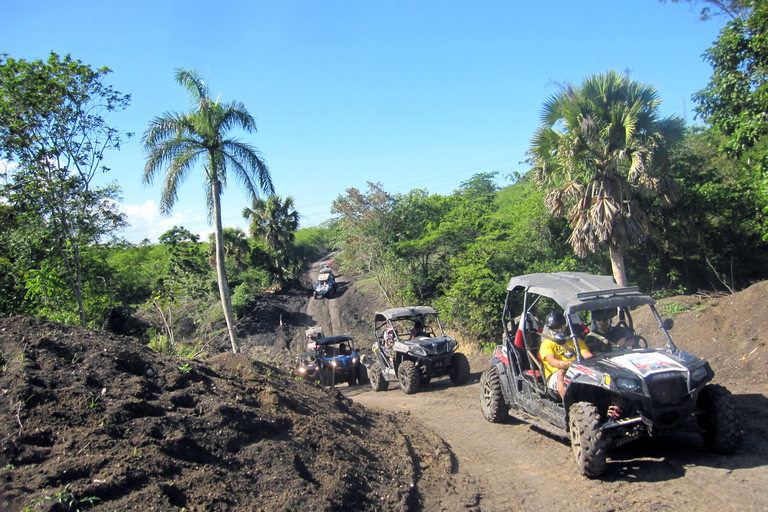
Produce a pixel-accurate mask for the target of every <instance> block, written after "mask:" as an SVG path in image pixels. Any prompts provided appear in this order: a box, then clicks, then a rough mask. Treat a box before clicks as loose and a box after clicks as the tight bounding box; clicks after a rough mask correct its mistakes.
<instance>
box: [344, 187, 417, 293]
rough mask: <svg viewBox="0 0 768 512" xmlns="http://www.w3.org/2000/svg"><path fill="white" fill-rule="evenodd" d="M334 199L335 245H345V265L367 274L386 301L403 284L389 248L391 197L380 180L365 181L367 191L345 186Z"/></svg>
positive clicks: (354, 270)
mask: <svg viewBox="0 0 768 512" xmlns="http://www.w3.org/2000/svg"><path fill="white" fill-rule="evenodd" d="M346 192H347V193H346V195H343V196H342V195H340V196H338V197H337V198H336V199H335V200H334V201H333V206H332V207H331V213H333V214H334V215H336V216H337V220H338V223H337V225H336V226H337V237H336V242H337V244H338V245H340V246H342V247H344V254H343V261H344V266H345V267H347V268H348V269H349V270H351V271H353V272H362V273H370V274H372V275H373V277H374V278H375V279H376V283H377V284H378V286H379V289H380V291H381V292H382V293H383V294H384V297H386V300H387V301H388V302H389V303H394V301H395V297H396V295H397V291H398V290H399V289H400V288H401V286H402V285H403V281H402V272H401V269H400V268H399V267H398V265H397V264H396V262H395V261H394V260H393V258H392V254H391V251H389V250H388V240H387V239H386V236H387V234H388V233H390V229H389V228H390V222H391V216H390V213H391V212H392V207H393V198H392V196H390V195H389V194H388V193H387V192H386V191H385V190H384V188H383V186H382V184H381V183H371V182H368V192H367V193H362V192H360V190H358V189H357V188H348V189H347V190H346Z"/></svg>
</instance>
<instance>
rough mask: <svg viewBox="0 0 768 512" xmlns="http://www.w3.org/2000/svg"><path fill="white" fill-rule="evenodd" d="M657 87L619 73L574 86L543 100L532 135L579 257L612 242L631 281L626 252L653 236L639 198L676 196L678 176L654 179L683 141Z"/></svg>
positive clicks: (618, 275)
mask: <svg viewBox="0 0 768 512" xmlns="http://www.w3.org/2000/svg"><path fill="white" fill-rule="evenodd" d="M659 105H660V100H659V98H658V94H657V92H656V88H655V87H653V86H650V85H647V84H642V83H640V82H637V81H634V80H631V79H629V78H628V77H626V76H622V75H619V74H618V73H616V72H615V71H609V72H608V73H605V74H597V75H593V76H591V77H589V78H587V79H585V80H584V82H583V83H582V84H581V85H580V86H575V85H573V84H567V85H565V86H563V87H562V88H561V90H560V91H559V92H558V93H557V94H555V95H554V96H553V97H551V98H550V99H548V100H547V101H546V103H545V104H544V109H543V112H542V124H541V126H540V127H539V128H538V129H537V130H536V133H535V134H534V136H533V139H532V140H531V148H530V151H529V154H530V155H531V157H532V161H533V165H534V179H535V180H536V181H537V182H538V183H539V184H540V185H542V186H543V187H544V188H545V189H547V190H548V193H547V195H546V205H547V207H548V208H549V209H550V211H551V212H552V213H553V214H554V215H564V214H566V212H567V215H568V217H569V220H570V222H571V226H572V227H573V232H572V234H571V236H570V238H569V239H568V241H569V242H570V243H571V245H572V246H573V248H574V251H575V252H576V254H577V255H579V256H580V257H584V256H586V255H587V254H588V253H590V252H595V251H596V250H597V249H598V248H599V247H601V246H607V247H608V250H609V252H610V257H611V265H612V268H613V276H614V279H616V282H617V283H618V284H620V285H622V286H625V285H626V281H627V278H626V269H625V267H624V254H625V253H626V251H627V250H628V249H629V248H630V247H631V246H633V245H635V244H636V243H638V242H640V241H641V240H643V239H644V238H645V236H646V235H647V234H648V223H647V219H646V216H645V213H644V212H643V211H642V209H641V208H640V204H639V201H638V198H639V197H656V198H658V199H659V200H660V202H661V204H662V205H663V206H671V205H673V204H674V202H675V200H676V185H675V183H674V181H673V180H671V179H668V178H664V177H655V176H654V173H655V172H656V171H659V170H661V169H663V168H664V166H665V164H666V161H667V157H668V149H669V147H670V145H671V144H672V143H674V142H676V141H678V140H680V139H681V138H682V135H683V124H682V122H681V121H680V119H678V118H676V117H668V118H660V116H659Z"/></svg>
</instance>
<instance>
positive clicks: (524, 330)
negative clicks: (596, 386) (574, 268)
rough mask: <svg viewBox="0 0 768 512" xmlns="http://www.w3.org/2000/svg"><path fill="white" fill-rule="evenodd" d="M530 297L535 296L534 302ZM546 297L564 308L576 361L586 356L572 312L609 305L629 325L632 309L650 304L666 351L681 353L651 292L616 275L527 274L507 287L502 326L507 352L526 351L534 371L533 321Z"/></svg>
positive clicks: (538, 365) (520, 371)
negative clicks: (517, 306) (518, 297)
mask: <svg viewBox="0 0 768 512" xmlns="http://www.w3.org/2000/svg"><path fill="white" fill-rule="evenodd" d="M518 288H522V289H523V292H524V294H523V308H522V311H523V313H522V314H521V316H520V320H519V321H518V322H517V326H516V331H515V333H514V335H512V333H511V332H510V328H511V327H512V326H514V324H515V322H514V318H515V317H514V313H513V310H512V306H513V303H514V301H513V300H512V292H513V291H514V290H516V289H518ZM529 296H534V298H533V300H532V302H531V304H530V305H529ZM542 297H547V298H550V299H552V300H554V301H555V302H556V303H557V304H558V305H559V306H560V307H561V308H563V311H564V313H565V318H566V322H567V324H568V329H569V333H570V334H569V335H568V336H566V337H565V338H564V340H568V339H574V345H575V346H576V351H575V352H576V360H577V361H578V362H582V361H583V360H584V358H583V357H582V354H581V346H580V344H578V343H576V342H575V340H576V338H578V332H579V331H577V330H576V329H574V326H573V322H572V319H571V315H572V314H574V313H577V312H579V311H595V310H600V309H609V308H617V309H618V310H619V315H620V316H619V321H620V322H621V321H623V320H625V315H626V320H627V321H628V322H629V324H628V325H629V327H632V316H631V314H630V313H629V309H630V308H633V307H637V306H641V305H648V306H650V308H651V311H652V312H653V315H654V317H655V318H656V321H657V322H658V324H659V328H660V329H661V330H662V332H663V333H664V336H665V338H666V341H667V345H666V350H667V351H668V352H670V353H676V352H679V350H678V348H677V347H676V346H675V344H674V342H673V341H672V337H671V336H670V335H669V332H668V331H667V328H666V325H665V323H664V321H663V320H662V319H661V316H660V315H659V313H658V311H657V310H656V308H655V307H654V305H655V304H656V301H655V300H654V299H653V298H652V297H650V296H649V295H645V294H643V293H640V292H639V291H638V288H637V287H636V286H633V287H622V286H619V285H617V284H616V282H615V281H614V280H613V277H612V276H595V275H589V274H585V273H582V272H556V273H551V274H544V273H541V274H527V275H522V276H516V277H513V278H512V279H510V281H509V284H508V286H507V298H506V300H505V302H504V309H503V311H502V318H501V320H502V328H503V330H504V346H505V348H506V350H507V353H508V354H510V353H511V351H515V350H519V351H522V352H524V354H525V357H526V359H527V362H528V368H530V369H532V370H533V369H536V368H539V369H540V368H541V366H540V360H539V359H538V354H537V355H536V356H534V355H533V354H532V350H533V348H534V347H533V343H532V342H531V340H530V336H531V331H532V325H531V322H532V320H533V315H532V313H531V310H532V309H533V308H534V306H536V304H537V303H538V302H539V300H540V299H541V298H542ZM592 323H594V322H592ZM550 339H551V338H550ZM513 340H514V341H513ZM518 354H519V353H518ZM519 355H522V354H519ZM513 359H514V361H515V364H516V366H517V368H516V369H517V372H518V374H522V373H523V370H524V368H522V366H521V364H520V357H515V358H513ZM534 380H535V381H536V382H537V383H538V384H543V385H544V387H545V388H546V383H545V382H543V375H541V382H539V379H538V378H535V373H534Z"/></svg>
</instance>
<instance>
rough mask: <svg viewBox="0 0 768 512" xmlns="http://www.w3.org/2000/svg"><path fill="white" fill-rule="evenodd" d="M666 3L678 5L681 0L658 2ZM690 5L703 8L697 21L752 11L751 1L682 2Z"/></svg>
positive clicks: (691, 0) (732, 16) (662, 0)
mask: <svg viewBox="0 0 768 512" xmlns="http://www.w3.org/2000/svg"><path fill="white" fill-rule="evenodd" d="M659 1H660V2H663V3H666V2H667V1H670V2H672V3H673V4H676V3H679V2H680V1H681V0H659ZM682 1H684V2H688V3H690V4H701V5H703V7H702V8H701V11H700V12H699V19H700V20H702V21H706V20H709V19H711V18H714V17H715V16H719V15H720V14H727V15H728V16H730V17H731V18H734V19H735V18H739V17H743V16H747V15H748V14H749V13H750V11H751V10H752V3H753V0H682Z"/></svg>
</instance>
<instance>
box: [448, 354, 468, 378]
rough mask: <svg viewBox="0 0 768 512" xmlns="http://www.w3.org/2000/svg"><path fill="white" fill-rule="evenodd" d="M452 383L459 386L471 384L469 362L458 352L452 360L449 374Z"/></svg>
mask: <svg viewBox="0 0 768 512" xmlns="http://www.w3.org/2000/svg"><path fill="white" fill-rule="evenodd" d="M448 375H449V376H450V377H451V382H453V383H454V384H456V385H457V386H461V385H462V384H466V383H467V382H469V360H467V356H465V355H464V354H462V353H461V352H456V353H455V354H453V357H452V358H451V370H450V372H449V374H448Z"/></svg>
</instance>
